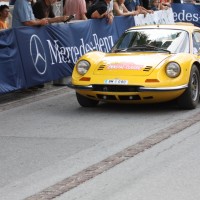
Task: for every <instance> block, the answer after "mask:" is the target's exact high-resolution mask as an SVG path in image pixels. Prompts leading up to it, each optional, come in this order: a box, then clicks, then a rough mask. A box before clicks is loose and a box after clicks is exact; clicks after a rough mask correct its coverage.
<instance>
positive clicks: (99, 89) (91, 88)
mask: <svg viewBox="0 0 200 200" xmlns="http://www.w3.org/2000/svg"><path fill="white" fill-rule="evenodd" d="M67 86H68V87H70V88H72V89H75V90H89V91H96V92H123V91H117V89H118V88H122V87H124V89H125V88H126V91H124V92H156V91H157V92H169V91H177V90H183V89H186V88H187V87H188V84H185V85H180V86H173V87H156V88H155V87H144V86H135V85H128V86H123V85H87V86H84V85H73V84H72V83H68V84H67ZM97 86H98V87H97ZM111 87H112V88H115V90H114V91H113V89H112V91H111V89H110V88H111ZM129 89H130V91H128V90H129Z"/></svg>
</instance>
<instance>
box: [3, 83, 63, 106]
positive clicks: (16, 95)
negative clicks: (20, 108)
mask: <svg viewBox="0 0 200 200" xmlns="http://www.w3.org/2000/svg"><path fill="white" fill-rule="evenodd" d="M66 87H67V86H64V85H58V86H55V85H53V84H52V83H45V86H44V88H37V89H22V90H18V91H13V92H10V93H6V94H0V106H3V105H5V104H8V103H12V102H14V101H19V100H22V99H25V98H29V97H33V96H37V95H41V94H44V93H48V92H52V91H56V90H60V89H61V88H66Z"/></svg>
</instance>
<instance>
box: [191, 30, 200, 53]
mask: <svg viewBox="0 0 200 200" xmlns="http://www.w3.org/2000/svg"><path fill="white" fill-rule="evenodd" d="M192 40H193V53H194V54H198V52H199V51H200V32H194V33H193V35H192Z"/></svg>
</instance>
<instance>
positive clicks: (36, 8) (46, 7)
mask: <svg viewBox="0 0 200 200" xmlns="http://www.w3.org/2000/svg"><path fill="white" fill-rule="evenodd" d="M55 2H56V0H38V1H37V2H36V3H34V4H33V6H32V9H33V14H34V16H35V17H36V18H37V19H43V18H47V20H48V23H55V22H56V23H58V22H64V21H66V20H67V19H68V17H67V16H60V17H56V16H55V14H54V12H53V6H52V5H53V4H54V3H55Z"/></svg>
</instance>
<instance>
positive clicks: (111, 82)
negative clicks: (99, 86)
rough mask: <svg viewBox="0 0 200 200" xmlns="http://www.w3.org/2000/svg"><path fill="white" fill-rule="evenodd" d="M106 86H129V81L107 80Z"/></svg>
mask: <svg viewBox="0 0 200 200" xmlns="http://www.w3.org/2000/svg"><path fill="white" fill-rule="evenodd" d="M104 83H105V84H114V85H127V84H128V80H120V79H113V80H105V81H104Z"/></svg>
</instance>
